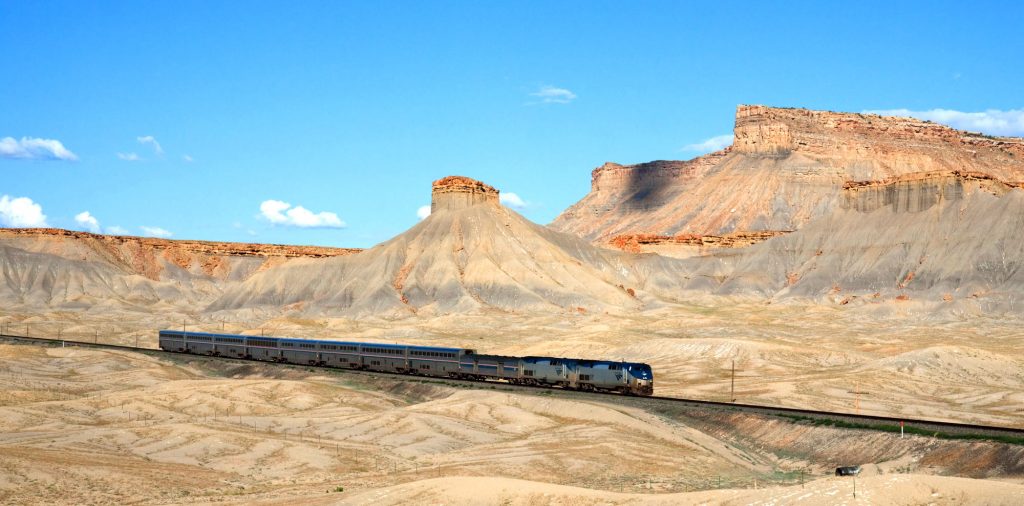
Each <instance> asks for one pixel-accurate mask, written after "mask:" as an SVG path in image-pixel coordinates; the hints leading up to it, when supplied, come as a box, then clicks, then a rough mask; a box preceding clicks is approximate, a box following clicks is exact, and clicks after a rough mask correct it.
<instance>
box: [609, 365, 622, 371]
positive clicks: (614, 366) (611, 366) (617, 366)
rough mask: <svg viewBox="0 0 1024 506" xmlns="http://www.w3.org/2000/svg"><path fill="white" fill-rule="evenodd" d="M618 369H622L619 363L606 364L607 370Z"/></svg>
mask: <svg viewBox="0 0 1024 506" xmlns="http://www.w3.org/2000/svg"><path fill="white" fill-rule="evenodd" d="M620 369H622V366H621V365H619V364H608V370H609V371H618V370H620Z"/></svg>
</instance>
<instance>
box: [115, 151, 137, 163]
mask: <svg viewBox="0 0 1024 506" xmlns="http://www.w3.org/2000/svg"><path fill="white" fill-rule="evenodd" d="M117 157H118V158H120V159H122V160H124V161H126V162H137V161H139V160H142V158H139V155H138V154H136V153H118V154H117Z"/></svg>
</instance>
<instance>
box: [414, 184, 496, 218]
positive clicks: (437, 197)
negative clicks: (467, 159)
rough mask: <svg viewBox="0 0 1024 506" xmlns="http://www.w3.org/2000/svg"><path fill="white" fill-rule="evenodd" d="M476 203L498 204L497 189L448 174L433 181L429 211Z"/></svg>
mask: <svg viewBox="0 0 1024 506" xmlns="http://www.w3.org/2000/svg"><path fill="white" fill-rule="evenodd" d="M477 204H491V205H495V206H496V205H499V201H498V190H495V189H494V188H493V187H491V186H488V185H486V184H483V183H481V182H480V181H477V180H475V179H470V178H468V177H464V176H448V177H445V178H442V179H438V180H437V181H434V184H433V185H432V190H431V195H430V212H432V213H434V212H437V211H440V210H442V209H444V210H457V209H463V208H466V207H470V206H474V205H477Z"/></svg>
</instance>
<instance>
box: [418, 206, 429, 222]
mask: <svg viewBox="0 0 1024 506" xmlns="http://www.w3.org/2000/svg"><path fill="white" fill-rule="evenodd" d="M427 216H430V206H429V205H427V206H420V208H419V209H417V210H416V217H417V218H419V219H421V220H425V219H427Z"/></svg>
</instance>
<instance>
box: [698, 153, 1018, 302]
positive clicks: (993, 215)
mask: <svg viewBox="0 0 1024 506" xmlns="http://www.w3.org/2000/svg"><path fill="white" fill-rule="evenodd" d="M1021 227H1024V190H1022V189H1021V188H1020V185H1018V184H1007V183H1005V182H1001V181H998V180H995V179H994V178H991V177H989V176H980V175H978V174H973V173H965V172H960V171H953V172H930V173H915V174H907V175H902V176H895V177H891V178H887V179H884V180H877V181H861V182H855V183H849V184H847V185H846V187H845V189H844V190H843V199H842V203H841V205H840V206H839V208H837V209H836V210H835V211H834V212H832V213H830V214H829V215H827V216H824V217H822V218H819V219H816V220H813V221H812V222H810V223H808V224H807V225H806V226H805V227H804V228H802V229H800V230H798V231H796V232H793V233H791V234H787V235H784V236H781V237H775V238H772V239H771V240H768V241H765V242H763V243H760V244H755V245H753V246H750V247H748V248H743V249H739V250H735V251H729V252H726V251H722V250H720V251H717V252H713V253H712V254H710V255H709V256H707V257H703V258H694V259H690V260H689V265H690V269H691V274H690V275H689V276H688V277H689V281H688V288H689V289H691V290H696V291H699V292H702V293H708V292H712V293H718V294H747V295H757V296H764V297H767V298H770V299H785V298H794V297H795V298H810V299H814V300H827V301H831V302H834V303H838V304H847V303H851V302H882V301H890V302H908V301H915V302H920V303H925V304H931V305H933V306H948V307H950V308H956V307H962V305H963V303H965V302H970V305H971V307H972V308H973V309H970V311H975V310H978V308H982V310H984V309H986V308H987V309H988V310H995V311H1013V312H1020V311H1021V310H1022V309H1024V308H1022V307H1020V304H1019V303H1017V304H1016V305H1015V301H1016V299H1019V298H1020V296H1021V294H1022V293H1024V270H1022V269H1021V268H1020V267H1021V265H1024V263H1022V262H1024V235H1022V234H1020V230H1021ZM958 305H959V306H958ZM961 310H965V309H962V308H961Z"/></svg>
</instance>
